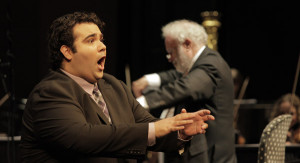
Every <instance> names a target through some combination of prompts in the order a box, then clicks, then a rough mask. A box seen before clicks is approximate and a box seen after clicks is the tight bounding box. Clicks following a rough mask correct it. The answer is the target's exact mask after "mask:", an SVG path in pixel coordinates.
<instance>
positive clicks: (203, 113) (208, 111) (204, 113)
mask: <svg viewBox="0 0 300 163" xmlns="http://www.w3.org/2000/svg"><path fill="white" fill-rule="evenodd" d="M197 113H198V114H199V115H200V116H204V115H209V114H210V110H207V109H203V110H199V111H197Z"/></svg>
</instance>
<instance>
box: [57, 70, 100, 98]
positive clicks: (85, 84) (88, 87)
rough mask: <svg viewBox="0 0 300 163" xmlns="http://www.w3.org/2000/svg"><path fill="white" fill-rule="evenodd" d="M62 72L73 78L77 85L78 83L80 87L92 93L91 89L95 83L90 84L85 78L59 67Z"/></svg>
mask: <svg viewBox="0 0 300 163" xmlns="http://www.w3.org/2000/svg"><path fill="white" fill-rule="evenodd" d="M60 70H61V71H62V72H63V73H65V74H66V75H68V76H69V77H70V78H71V79H73V80H74V81H75V82H76V83H77V84H78V85H80V87H81V88H82V89H83V90H84V91H86V92H87V93H88V94H89V95H90V96H91V95H92V94H93V89H94V87H95V86H97V83H95V84H91V83H89V82H87V81H86V80H84V79H83V78H81V77H78V76H75V75H72V74H70V73H68V72H67V71H65V70H63V69H60Z"/></svg>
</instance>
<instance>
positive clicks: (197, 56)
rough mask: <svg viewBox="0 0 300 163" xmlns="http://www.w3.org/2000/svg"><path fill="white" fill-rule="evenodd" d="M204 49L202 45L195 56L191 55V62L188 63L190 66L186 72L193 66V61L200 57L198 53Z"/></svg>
mask: <svg viewBox="0 0 300 163" xmlns="http://www.w3.org/2000/svg"><path fill="white" fill-rule="evenodd" d="M204 49H205V46H202V47H201V48H200V49H199V50H198V52H197V53H196V54H195V56H194V57H193V59H192V62H191V64H190V67H189V69H188V71H187V72H189V71H190V70H191V68H192V66H193V65H194V63H195V62H196V61H197V59H198V58H199V57H200V55H201V54H202V52H203V50H204Z"/></svg>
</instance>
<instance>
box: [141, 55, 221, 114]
mask: <svg viewBox="0 0 300 163" xmlns="http://www.w3.org/2000/svg"><path fill="white" fill-rule="evenodd" d="M213 60H214V56H210V57H206V59H203V60H201V61H200V62H199V63H197V65H196V66H194V67H193V68H192V70H191V71H190V72H189V74H188V75H186V76H183V77H178V78H177V79H175V80H174V78H173V77H171V76H174V75H171V74H174V72H171V71H168V72H165V73H160V74H159V75H160V76H161V78H162V79H163V80H164V81H168V80H167V78H168V77H170V78H171V79H172V81H171V80H170V82H168V83H165V84H163V85H162V86H161V87H160V89H158V90H155V91H152V92H149V93H147V94H146V95H145V97H146V100H147V103H148V105H149V107H150V108H151V109H155V108H162V107H170V106H174V105H176V104H178V103H180V102H182V101H186V100H198V99H209V98H210V97H211V96H212V95H213V94H214V92H215V89H216V87H217V84H218V82H219V80H221V79H220V76H219V74H218V73H219V72H218V70H217V69H216V66H215V65H214V62H213Z"/></svg>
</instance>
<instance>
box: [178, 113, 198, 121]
mask: <svg viewBox="0 0 300 163" xmlns="http://www.w3.org/2000/svg"><path fill="white" fill-rule="evenodd" d="M195 117H196V114H194V113H180V114H178V115H176V116H175V119H176V120H185V119H193V118H195Z"/></svg>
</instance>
